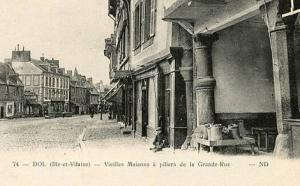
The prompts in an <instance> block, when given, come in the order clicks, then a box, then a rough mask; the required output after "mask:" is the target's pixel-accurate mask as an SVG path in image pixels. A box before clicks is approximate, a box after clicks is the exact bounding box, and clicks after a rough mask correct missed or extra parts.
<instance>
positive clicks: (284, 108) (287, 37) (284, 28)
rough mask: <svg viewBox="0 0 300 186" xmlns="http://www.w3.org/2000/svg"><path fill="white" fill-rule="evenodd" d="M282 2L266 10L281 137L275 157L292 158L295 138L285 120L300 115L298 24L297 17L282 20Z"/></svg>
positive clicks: (271, 5) (272, 4)
mask: <svg viewBox="0 0 300 186" xmlns="http://www.w3.org/2000/svg"><path fill="white" fill-rule="evenodd" d="M281 3H282V2H281V1H279V0H275V1H272V2H271V3H269V4H268V6H267V8H264V9H263V8H262V9H261V12H262V14H263V15H264V20H265V23H266V25H267V26H268V29H269V37H270V43H271V50H272V60H273V78H274V91H275V110H276V120H277V130H278V136H277V138H276V144H275V149H274V154H275V156H277V157H281V158H288V157H290V153H291V148H290V143H291V136H290V135H289V132H288V128H287V125H286V124H285V119H290V118H293V117H295V116H296V115H298V98H297V85H296V78H295V67H294V65H295V62H294V23H295V20H296V17H295V16H291V17H288V18H286V19H285V20H283V19H282V17H281V14H282V13H281V11H282V5H281Z"/></svg>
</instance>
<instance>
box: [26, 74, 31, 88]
mask: <svg viewBox="0 0 300 186" xmlns="http://www.w3.org/2000/svg"><path fill="white" fill-rule="evenodd" d="M30 82H31V76H25V85H26V86H30V85H31V83H30Z"/></svg>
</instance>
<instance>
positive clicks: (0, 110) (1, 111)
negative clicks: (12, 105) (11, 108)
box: [0, 106, 4, 119]
mask: <svg viewBox="0 0 300 186" xmlns="http://www.w3.org/2000/svg"><path fill="white" fill-rule="evenodd" d="M2 118H4V107H3V106H1V107H0V119H2Z"/></svg>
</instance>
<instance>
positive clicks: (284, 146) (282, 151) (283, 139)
mask: <svg viewBox="0 0 300 186" xmlns="http://www.w3.org/2000/svg"><path fill="white" fill-rule="evenodd" d="M290 140H291V137H290V135H289V134H278V135H277V137H276V143H275V149H274V155H275V156H276V157H278V158H282V159H287V158H291V149H290Z"/></svg>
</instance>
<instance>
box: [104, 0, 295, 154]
mask: <svg viewBox="0 0 300 186" xmlns="http://www.w3.org/2000/svg"><path fill="white" fill-rule="evenodd" d="M126 2H127V4H129V7H130V8H129V11H128V12H129V16H128V19H127V20H128V21H127V22H126V23H128V25H130V26H129V30H130V31H129V33H130V34H129V36H128V38H129V39H128V41H129V42H130V44H128V45H125V48H126V46H127V47H128V48H129V53H128V54H127V56H128V59H129V60H128V62H129V63H128V64H129V65H128V66H129V67H130V71H131V72H130V77H131V79H132V85H133V89H132V95H133V97H132V102H133V104H132V105H131V106H132V107H131V111H132V117H131V118H132V121H133V131H134V133H136V134H138V135H141V136H144V137H149V138H151V137H152V136H153V129H154V128H155V127H158V126H159V127H162V128H163V133H164V134H165V135H166V136H167V137H168V143H169V145H170V146H171V147H172V148H180V147H181V148H184V149H186V148H188V147H189V146H193V145H194V144H193V137H195V136H197V135H198V131H199V129H200V128H201V127H202V126H203V125H204V124H207V123H221V124H224V125H227V124H230V123H237V124H239V125H240V127H242V128H243V129H245V133H250V131H251V128H253V127H261V128H264V127H269V128H270V127H271V128H272V127H273V128H277V131H278V135H277V137H276V143H275V144H274V145H275V149H274V153H275V154H276V155H277V156H283V157H291V156H293V157H295V156H298V157H299V156H300V144H299V143H298V139H299V138H300V134H299V132H297V131H298V130H299V127H298V126H299V120H298V118H299V107H298V105H299V103H298V100H299V87H300V86H299V82H300V81H299V79H300V78H299V77H300V76H299V74H297V73H296V72H297V69H298V67H299V65H298V64H297V63H296V61H297V60H298V59H299V55H298V52H297V51H299V43H300V42H299V16H298V14H297V11H299V3H298V1H297V2H296V1H294V0H292V1H290V2H286V1H282V0H264V1H263V0H259V1H256V0H253V1H242V0H238V1H229V0H228V1H227V0H216V1H189V0H171V1H170V0H162V1H155V0H131V1H126ZM291 2H293V3H291ZM123 4H124V1H121V0H120V1H118V0H116V1H113V0H111V1H109V7H110V9H109V15H110V16H112V17H113V18H114V19H115V33H114V35H115V38H116V41H115V45H109V46H113V47H112V49H113V50H110V51H111V54H113V53H114V52H115V55H116V56H119V57H120V58H121V59H122V57H123V56H124V55H125V56H126V53H124V52H123V53H122V52H121V53H120V51H122V50H119V49H118V42H120V41H119V39H118V38H122V36H118V35H120V34H118V33H122V30H123V29H122V28H119V27H120V26H119V25H122V24H119V23H121V22H122V21H123V20H126V19H122V16H123V15H124V14H121V16H120V15H119V14H118V12H122V11H123V10H124V8H122V5H123ZM119 31H120V32H119ZM120 46H122V45H120ZM108 48H109V47H108ZM295 51H296V52H295ZM110 56H111V55H110ZM127 56H126V57H125V59H126V58H127ZM119 57H117V58H119ZM110 60H111V61H112V60H113V59H112V58H110ZM111 63H112V64H117V66H118V64H119V63H120V61H117V62H111ZM121 64H122V62H121ZM117 69H118V68H117ZM116 74H117V73H116ZM122 77H123V76H122ZM123 79H124V78H123ZM122 87H123V86H122ZM116 90H118V86H116ZM113 95H117V91H114V90H112V91H110V92H109V93H108V96H107V97H109V98H110V97H111V96H113ZM125 105H126V104H122V106H123V108H124V107H126V106H125ZM125 110H127V108H125ZM129 110H130V109H129ZM125 112H126V111H125Z"/></svg>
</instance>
